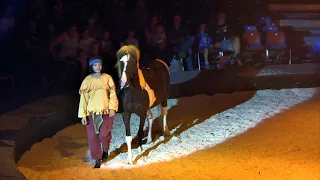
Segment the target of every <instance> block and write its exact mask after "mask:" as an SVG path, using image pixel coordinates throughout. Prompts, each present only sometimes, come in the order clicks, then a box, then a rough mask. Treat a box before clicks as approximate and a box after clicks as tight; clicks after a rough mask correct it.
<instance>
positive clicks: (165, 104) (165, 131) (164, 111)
mask: <svg viewBox="0 0 320 180" xmlns="http://www.w3.org/2000/svg"><path fill="white" fill-rule="evenodd" d="M161 115H162V118H163V119H162V120H163V121H162V122H163V135H164V136H165V137H169V136H170V131H169V128H168V125H167V116H168V100H167V99H166V100H164V101H162V102H161Z"/></svg>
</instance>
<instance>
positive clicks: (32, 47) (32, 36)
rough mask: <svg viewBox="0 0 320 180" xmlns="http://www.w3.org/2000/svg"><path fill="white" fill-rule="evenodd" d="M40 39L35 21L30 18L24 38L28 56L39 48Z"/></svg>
mask: <svg viewBox="0 0 320 180" xmlns="http://www.w3.org/2000/svg"><path fill="white" fill-rule="evenodd" d="M39 46H40V39H39V36H38V33H37V22H36V21H34V20H31V21H30V23H29V32H28V35H27V39H26V48H27V51H28V54H29V55H30V57H31V56H32V54H33V53H34V52H35V51H36V50H37V49H38V48H39Z"/></svg>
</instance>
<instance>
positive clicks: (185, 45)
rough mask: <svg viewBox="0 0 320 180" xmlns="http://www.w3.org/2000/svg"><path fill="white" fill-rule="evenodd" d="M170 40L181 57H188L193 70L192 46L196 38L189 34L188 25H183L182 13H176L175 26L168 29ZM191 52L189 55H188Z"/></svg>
mask: <svg viewBox="0 0 320 180" xmlns="http://www.w3.org/2000/svg"><path fill="white" fill-rule="evenodd" d="M168 40H169V43H170V45H171V46H173V47H174V49H175V50H176V52H175V53H177V54H178V56H179V57H181V58H186V59H185V60H186V63H187V67H188V70H193V69H194V66H193V62H192V54H191V53H192V51H191V53H189V52H190V50H191V46H192V44H193V43H194V40H195V38H194V37H191V36H188V30H187V28H186V27H184V26H181V15H180V14H176V15H175V16H174V17H173V26H172V27H171V28H170V29H169V31H168ZM188 54H189V55H188Z"/></svg>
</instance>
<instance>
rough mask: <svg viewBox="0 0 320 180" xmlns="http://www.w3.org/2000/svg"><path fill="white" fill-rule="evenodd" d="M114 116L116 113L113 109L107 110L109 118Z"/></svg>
mask: <svg viewBox="0 0 320 180" xmlns="http://www.w3.org/2000/svg"><path fill="white" fill-rule="evenodd" d="M115 115H116V111H115V110H113V109H110V110H109V117H114V116H115Z"/></svg>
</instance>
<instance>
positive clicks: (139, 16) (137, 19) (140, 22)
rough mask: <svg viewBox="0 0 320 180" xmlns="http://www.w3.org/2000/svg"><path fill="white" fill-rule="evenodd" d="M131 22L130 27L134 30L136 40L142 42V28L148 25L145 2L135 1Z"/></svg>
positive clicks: (143, 0) (142, 0) (141, 0)
mask: <svg viewBox="0 0 320 180" xmlns="http://www.w3.org/2000/svg"><path fill="white" fill-rule="evenodd" d="M131 22H132V24H131V25H132V26H133V27H134V28H135V29H136V36H137V38H138V39H139V40H143V38H144V28H145V27H147V23H148V10H147V8H146V5H145V0H137V3H136V9H135V10H133V12H132V18H131ZM140 43H141V42H140Z"/></svg>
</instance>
